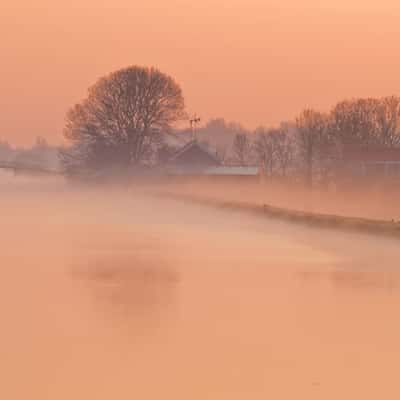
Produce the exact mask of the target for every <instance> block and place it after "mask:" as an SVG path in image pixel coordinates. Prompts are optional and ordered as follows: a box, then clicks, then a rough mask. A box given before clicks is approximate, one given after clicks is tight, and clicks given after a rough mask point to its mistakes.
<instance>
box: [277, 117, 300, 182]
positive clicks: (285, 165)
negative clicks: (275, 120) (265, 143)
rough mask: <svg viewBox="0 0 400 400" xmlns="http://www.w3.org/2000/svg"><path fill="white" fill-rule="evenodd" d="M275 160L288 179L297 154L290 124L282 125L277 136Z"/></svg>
mask: <svg viewBox="0 0 400 400" xmlns="http://www.w3.org/2000/svg"><path fill="white" fill-rule="evenodd" d="M275 144H276V150H275V158H276V162H277V164H278V165H279V167H280V170H281V174H282V176H283V177H286V175H287V172H288V169H289V167H290V166H291V165H292V164H293V161H294V154H295V143H294V138H293V136H292V135H291V132H290V126H289V125H288V124H281V126H280V128H279V129H278V130H277V134H276V143H275Z"/></svg>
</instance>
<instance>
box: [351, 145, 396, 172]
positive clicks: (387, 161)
mask: <svg viewBox="0 0 400 400" xmlns="http://www.w3.org/2000/svg"><path fill="white" fill-rule="evenodd" d="M343 161H344V165H345V167H346V168H347V169H350V170H351V172H352V174H353V175H357V176H363V177H371V178H373V177H376V178H382V177H387V178H390V177H393V178H396V177H398V178H400V148H386V147H381V146H365V145H364V146H357V145H346V146H344V148H343Z"/></svg>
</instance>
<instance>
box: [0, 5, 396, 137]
mask: <svg viewBox="0 0 400 400" xmlns="http://www.w3.org/2000/svg"><path fill="white" fill-rule="evenodd" d="M4 3H5V4H4ZM321 3H323V5H321ZM0 8H1V10H0V53H1V58H0V60H1V72H2V73H1V75H0V89H1V91H0V110H1V111H0V138H3V139H7V140H9V141H10V142H11V143H15V144H30V143H32V142H33V140H34V138H35V137H36V136H37V135H42V136H45V137H46V138H48V140H49V141H50V142H53V143H57V142H60V141H61V140H62V136H61V131H62V127H63V120H64V115H65V112H66V110H67V109H68V107H69V106H70V105H72V104H74V103H75V102H77V101H79V100H80V99H81V98H82V97H83V96H84V95H85V92H86V89H87V87H88V86H89V85H90V84H92V83H94V82H95V81H96V79H97V78H98V77H99V76H101V75H103V74H105V73H108V72H110V71H112V70H114V69H118V68H120V67H124V66H127V65H130V64H140V65H154V66H157V67H159V68H160V69H162V70H163V71H165V72H167V73H169V74H171V75H173V76H174V77H175V79H176V80H177V81H178V82H179V83H180V84H181V85H182V88H183V90H184V94H185V97H186V102H187V106H188V110H189V111H190V112H194V111H196V112H197V113H198V114H200V115H201V116H202V117H203V118H204V119H206V118H210V117H218V116H223V117H225V118H226V119H229V120H237V121H240V122H242V123H243V124H244V125H246V126H248V127H255V126H257V125H259V124H275V123H278V122H279V121H280V120H283V119H290V118H293V117H294V116H295V114H296V113H298V112H299V111H300V110H301V109H302V108H303V107H305V106H313V107H318V108H321V109H324V110H326V109H329V107H330V106H331V105H332V104H333V103H335V102H336V101H338V100H340V99H342V98H345V97H353V96H381V95H389V94H400V79H399V75H400V47H399V43H400V23H399V21H400V18H399V17H400V2H399V1H398V0H380V1H377V0H336V1H334V0H214V1H211V0H201V1H194V0H168V1H165V0H143V2H141V3H140V2H138V0H112V1H111V0H103V1H94V0H68V1H66V0H36V1H34V0H2V1H1V6H0Z"/></svg>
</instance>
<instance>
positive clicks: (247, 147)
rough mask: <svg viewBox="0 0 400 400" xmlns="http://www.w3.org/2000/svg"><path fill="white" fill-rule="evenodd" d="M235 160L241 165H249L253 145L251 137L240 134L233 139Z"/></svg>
mask: <svg viewBox="0 0 400 400" xmlns="http://www.w3.org/2000/svg"><path fill="white" fill-rule="evenodd" d="M232 151H233V156H234V159H235V161H236V162H237V163H239V165H242V166H245V165H248V163H249V161H250V155H251V144H250V140H249V137H248V136H247V135H246V134H244V133H238V134H237V135H235V137H234V139H233V146H232Z"/></svg>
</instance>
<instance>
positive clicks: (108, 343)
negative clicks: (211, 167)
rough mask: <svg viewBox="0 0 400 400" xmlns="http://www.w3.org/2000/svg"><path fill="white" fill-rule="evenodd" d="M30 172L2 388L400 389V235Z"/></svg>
mask: <svg viewBox="0 0 400 400" xmlns="http://www.w3.org/2000/svg"><path fill="white" fill-rule="evenodd" d="M18 182H19V183H18V184H13V185H12V187H11V186H10V185H9V183H8V184H5V183H3V186H1V189H2V197H1V200H0V212H1V214H0V215H1V232H0V243H1V254H0V273H1V280H0V315H1V318H2V324H1V327H2V328H1V330H0V354H1V358H0V372H1V376H2V384H1V385H0V397H1V398H4V399H28V398H29V399H33V400H36V399H37V400H39V399H40V400H43V399H49V400H50V399H52V400H53V399H61V400H62V399H85V400H86V399H98V400H101V399H132V398H141V399H174V400H177V399H182V400H183V399H185V400H186V399H218V400H221V399H229V400H232V399H266V398H274V399H295V398H296V399H307V400H309V399H358V398H359V399H361V398H362V399H377V398H384V399H398V398H399V396H400V386H399V385H398V379H397V375H398V373H397V371H398V366H397V364H398V357H399V355H400V344H399V337H400V323H399V320H398V317H397V315H398V310H399V306H400V296H399V293H400V292H399V288H400V286H399V285H400V275H399V271H398V260H399V255H400V249H399V246H398V243H397V242H395V241H391V240H387V239H378V238H375V237H368V236H356V235H350V234H340V233H337V232H336V233H332V232H329V231H317V230H308V229H305V228H299V227H293V226H290V225H285V224H280V223H277V222H271V221H269V220H267V219H263V220H257V219H255V218H254V217H250V216H247V215H244V214H240V213H228V212H221V211H215V210H211V209H206V208H201V207H195V206H189V205H184V204H179V203H174V202H171V201H164V200H156V199H151V198H144V197H143V198H142V197H138V195H137V194H135V192H133V191H128V190H126V191H119V192H118V193H113V192H111V191H110V190H104V191H103V192H79V193H78V192H70V189H68V188H66V187H65V186H63V184H61V183H57V182H51V183H49V184H43V185H42V186H41V187H40V190H36V188H37V186H36V183H35V182H30V181H28V180H26V181H18Z"/></svg>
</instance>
